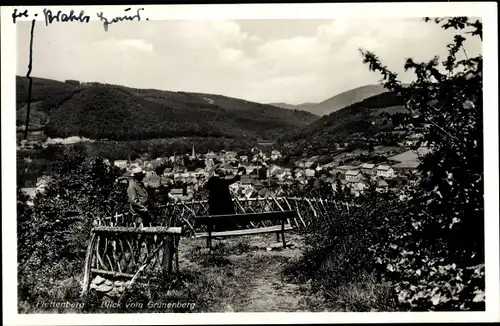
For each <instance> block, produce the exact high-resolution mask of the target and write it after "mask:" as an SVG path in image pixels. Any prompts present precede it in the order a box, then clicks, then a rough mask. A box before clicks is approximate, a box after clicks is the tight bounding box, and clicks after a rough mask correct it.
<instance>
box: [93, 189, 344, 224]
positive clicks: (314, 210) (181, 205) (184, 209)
mask: <svg viewBox="0 0 500 326" xmlns="http://www.w3.org/2000/svg"><path fill="white" fill-rule="evenodd" d="M233 202H234V208H235V210H236V213H237V214H245V213H256V212H259V213H261V212H272V211H283V210H296V211H297V218H295V219H293V220H292V221H290V222H291V224H292V226H293V227H294V228H297V229H306V228H307V227H308V226H309V224H310V223H311V221H313V220H314V219H315V218H318V217H319V216H321V215H322V214H327V213H330V212H332V211H335V210H339V209H344V210H347V211H348V210H349V208H350V207H352V204H349V203H345V202H339V201H335V200H332V199H321V198H306V197H268V198H234V199H233ZM160 211H161V213H159V214H160V215H161V217H160V219H159V223H158V224H159V225H162V226H180V225H182V226H184V227H185V229H186V230H187V231H192V232H199V231H202V230H195V227H194V220H195V217H196V216H202V215H207V214H208V202H207V201H206V200H203V201H194V200H192V201H180V202H176V203H170V204H167V205H164V206H162V207H160ZM266 223H267V222H265V221H262V222H259V224H260V225H259V226H261V227H264V226H269V225H267V224H266ZM96 225H107V226H129V225H133V222H132V221H131V216H130V214H129V213H123V214H117V215H115V216H108V217H105V218H102V219H100V220H96ZM256 226H257V225H256Z"/></svg>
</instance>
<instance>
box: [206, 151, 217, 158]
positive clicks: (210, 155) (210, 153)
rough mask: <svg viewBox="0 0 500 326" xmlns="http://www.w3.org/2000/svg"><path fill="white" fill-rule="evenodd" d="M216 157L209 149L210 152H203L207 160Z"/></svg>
mask: <svg viewBox="0 0 500 326" xmlns="http://www.w3.org/2000/svg"><path fill="white" fill-rule="evenodd" d="M216 158H217V155H215V153H214V152H213V151H210V152H208V153H206V154H205V159H207V160H213V159H216Z"/></svg>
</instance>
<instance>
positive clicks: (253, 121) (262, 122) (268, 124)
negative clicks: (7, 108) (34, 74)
mask: <svg viewBox="0 0 500 326" xmlns="http://www.w3.org/2000/svg"><path fill="white" fill-rule="evenodd" d="M16 84H17V119H16V120H17V121H16V124H17V125H18V126H21V125H23V124H24V120H25V116H26V102H27V99H28V79H27V78H25V77H20V76H17V78H16ZM318 118H319V117H318V116H315V115H314V114H311V113H309V112H305V111H294V110H288V109H283V108H278V107H275V106H271V105H265V104H260V103H255V102H250V101H245V100H241V99H236V98H230V97H226V96H222V95H213V94H200V93H189V92H171V91H163V90H155V89H135V88H129V87H124V86H119V85H108V84H100V83H83V84H78V82H75V81H71V83H70V82H68V83H64V82H59V81H55V80H50V79H44V78H33V89H32V104H31V115H30V119H31V121H30V129H32V128H38V127H40V126H45V129H46V131H47V135H48V136H49V137H69V136H83V137H87V138H92V139H99V138H107V139H114V140H132V139H150V138H164V137H182V136H189V137H193V136H198V137H229V138H235V137H247V138H252V139H277V138H278V137H280V136H281V135H282V134H283V133H286V132H290V131H292V130H295V129H297V128H301V127H304V126H306V125H307V124H309V123H311V122H313V121H314V120H317V119H318Z"/></svg>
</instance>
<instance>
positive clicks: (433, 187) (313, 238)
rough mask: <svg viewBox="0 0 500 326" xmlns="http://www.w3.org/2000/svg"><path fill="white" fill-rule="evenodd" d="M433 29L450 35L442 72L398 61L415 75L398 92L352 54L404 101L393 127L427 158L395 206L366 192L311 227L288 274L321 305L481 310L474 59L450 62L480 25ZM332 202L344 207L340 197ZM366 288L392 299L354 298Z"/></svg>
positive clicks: (390, 76)
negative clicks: (415, 138) (414, 135)
mask: <svg viewBox="0 0 500 326" xmlns="http://www.w3.org/2000/svg"><path fill="white" fill-rule="evenodd" d="M426 20H427V21H429V19H426ZM434 21H435V22H436V23H438V24H442V27H443V28H445V29H449V28H454V29H456V30H457V31H458V32H457V35H456V36H455V37H454V42H453V43H452V44H450V45H448V49H449V55H448V58H447V60H446V61H444V62H443V63H442V64H443V67H444V68H445V70H446V73H441V72H440V71H439V69H438V68H439V61H438V58H434V59H433V60H431V61H430V62H427V63H415V62H414V61H413V60H412V59H408V60H407V63H406V65H405V68H406V69H413V70H415V73H416V76H417V79H416V80H415V81H414V82H412V83H411V84H410V85H409V86H403V85H402V83H401V82H400V81H398V80H397V75H396V74H395V73H393V72H391V71H390V70H388V68H387V67H386V66H384V65H383V64H382V63H381V62H380V61H379V59H378V58H377V57H376V55H375V54H373V53H371V52H368V51H364V50H361V53H362V55H363V59H364V62H365V63H367V64H368V65H369V67H370V70H373V71H378V72H380V73H381V75H382V76H383V82H384V87H385V88H387V89H388V90H390V91H391V92H392V93H393V94H396V95H397V96H399V97H400V101H401V102H402V103H406V105H405V109H407V110H408V111H409V113H410V114H411V118H408V119H400V120H399V121H398V122H399V123H402V125H401V128H402V129H406V130H407V131H411V130H413V129H414V128H415V127H418V128H420V129H421V130H423V134H424V136H423V138H422V139H421V141H420V142H419V143H417V144H416V146H415V147H419V146H420V145H422V142H426V143H427V146H428V147H429V148H430V150H431V151H430V153H429V154H427V155H426V156H425V157H424V159H423V162H422V164H421V165H420V167H419V169H420V174H419V176H418V177H417V179H416V180H411V182H409V184H408V185H407V186H405V187H404V188H403V189H402V192H401V194H404V195H405V196H406V198H405V199H404V200H398V199H397V198H394V197H391V195H382V194H380V195H378V194H376V193H375V192H374V191H373V187H372V189H371V190H370V191H368V192H367V193H366V194H365V195H363V196H360V197H359V198H356V199H355V201H354V202H355V203H357V204H358V205H357V206H355V207H352V208H351V209H350V211H349V212H347V211H339V210H335V209H333V208H332V211H331V213H329V214H326V215H325V216H323V217H322V218H320V219H316V220H313V223H312V225H311V228H310V230H309V234H308V235H307V238H306V239H307V240H306V243H307V244H308V247H309V249H308V251H306V254H305V256H304V258H303V259H302V260H301V261H299V262H298V263H296V265H295V266H294V267H295V269H297V270H298V271H299V274H298V275H297V273H295V274H296V275H295V276H296V277H298V278H299V279H300V278H301V279H302V281H306V280H307V279H308V278H311V279H312V282H313V284H314V286H315V287H316V289H317V290H318V291H319V292H320V293H322V294H323V296H324V297H325V298H326V299H327V301H330V303H331V304H338V303H339V302H341V303H342V305H344V306H345V307H350V308H348V309H362V310H367V309H368V308H370V307H371V308H375V309H381V308H383V309H384V310H391V309H392V307H396V309H398V310H414V311H427V310H440V311H443V310H484V309H485V305H484V302H485V293H484V289H485V284H484V212H483V211H484V202H483V191H484V190H483V179H484V177H483V156H482V153H483V140H482V139H483V135H482V57H481V56H479V57H476V58H467V56H466V59H465V60H461V61H457V58H456V57H457V53H458V52H459V51H461V50H463V51H464V52H465V50H464V48H463V43H464V41H465V37H464V35H465V34H466V33H467V34H471V35H473V36H474V35H479V37H482V34H481V33H482V31H481V29H482V25H481V23H480V22H479V21H475V22H471V21H469V20H468V19H467V18H464V17H456V18H450V19H445V20H444V19H435V20H434ZM336 197H337V199H338V200H346V199H347V200H349V196H348V195H347V194H343V193H342V192H337V193H336ZM351 200H352V199H351ZM373 280H376V282H378V283H379V284H386V283H385V282H387V281H388V282H390V284H391V288H392V290H391V291H390V292H391V293H392V299H390V300H389V299H388V297H387V296H386V295H384V293H387V292H385V290H380V292H378V291H369V292H363V293H368V294H369V293H376V295H375V296H374V297H373V296H372V298H376V299H373V300H370V299H366V300H359V298H360V296H359V295H356V291H358V289H359V285H358V284H363V286H365V287H366V285H367V284H368V285H369V284H373ZM372 288H373V287H372ZM386 289H387V288H386ZM352 291H354V292H352ZM348 294H350V295H348ZM396 299H397V300H396ZM378 300H380V301H378ZM394 303H396V305H395V306H393V305H394Z"/></svg>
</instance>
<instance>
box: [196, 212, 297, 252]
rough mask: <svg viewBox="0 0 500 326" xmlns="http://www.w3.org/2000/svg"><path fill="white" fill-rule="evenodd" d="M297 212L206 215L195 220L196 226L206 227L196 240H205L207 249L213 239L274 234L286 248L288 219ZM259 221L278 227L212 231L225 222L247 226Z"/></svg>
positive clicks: (197, 235) (197, 234)
mask: <svg viewBox="0 0 500 326" xmlns="http://www.w3.org/2000/svg"><path fill="white" fill-rule="evenodd" d="M296 215H297V212H296V211H293V210H289V211H276V212H266V213H249V214H228V215H207V216H200V217H197V218H196V223H197V224H198V225H206V226H207V232H201V233H196V234H195V237H196V238H205V237H206V238H207V247H208V248H211V247H212V239H213V238H227V237H236V236H243V235H252V234H262V233H276V238H277V241H280V239H279V236H280V233H281V238H282V241H283V247H285V246H286V241H285V231H289V230H293V227H292V226H291V225H290V222H289V219H291V218H294V217H296ZM260 221H273V222H280V224H279V225H273V226H267V227H260V228H251V229H238V230H229V231H214V228H215V227H216V226H217V225H226V223H227V222H236V223H238V224H243V225H245V224H246V225H248V224H250V222H260Z"/></svg>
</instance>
